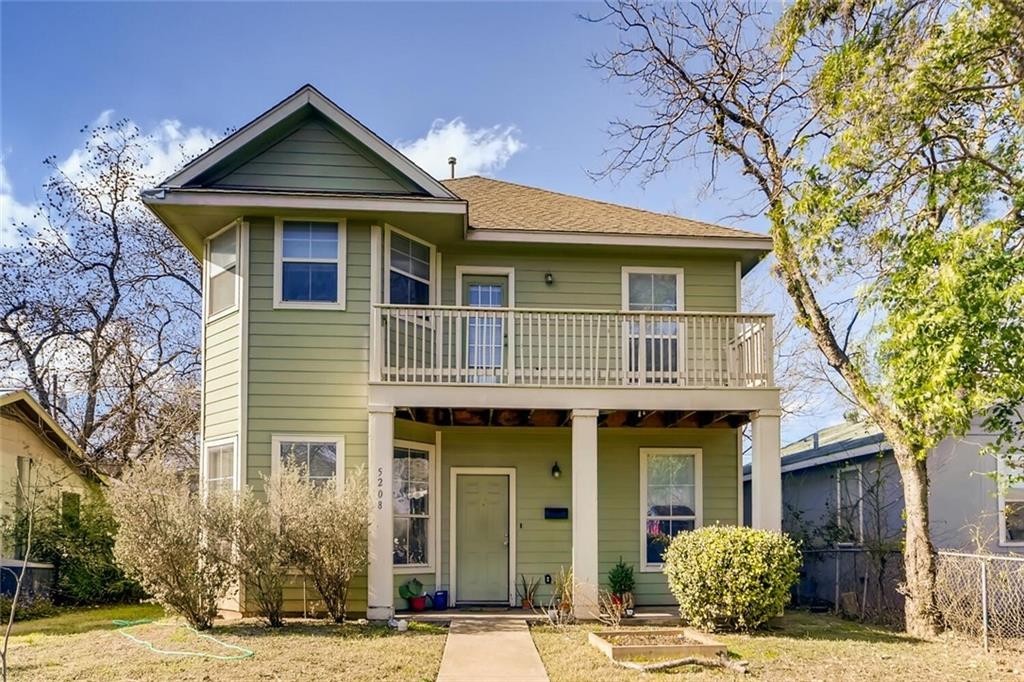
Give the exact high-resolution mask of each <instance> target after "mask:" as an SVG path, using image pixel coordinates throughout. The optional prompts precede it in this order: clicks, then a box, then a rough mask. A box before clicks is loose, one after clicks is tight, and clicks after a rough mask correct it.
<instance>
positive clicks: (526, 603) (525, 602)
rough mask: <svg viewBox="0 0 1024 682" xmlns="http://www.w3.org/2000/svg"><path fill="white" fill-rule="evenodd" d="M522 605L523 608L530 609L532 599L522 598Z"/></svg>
mask: <svg viewBox="0 0 1024 682" xmlns="http://www.w3.org/2000/svg"><path fill="white" fill-rule="evenodd" d="M522 607H523V608H524V609H532V608H533V600H532V599H524V600H523V601H522Z"/></svg>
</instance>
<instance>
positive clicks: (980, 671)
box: [532, 612, 1024, 682]
mask: <svg viewBox="0 0 1024 682" xmlns="http://www.w3.org/2000/svg"><path fill="white" fill-rule="evenodd" d="M599 629H600V627H599V626H590V625H581V626H573V627H570V628H566V629H555V628H551V627H547V626H537V627H534V628H533V629H532V633H533V639H534V642H535V643H536V645H537V650H538V651H539V652H540V655H541V659H542V660H543V661H544V666H545V667H546V668H547V670H548V675H550V677H551V682H570V681H573V682H575V681H576V680H584V679H590V680H600V681H601V682H633V681H639V680H648V679H654V678H656V679H658V680H687V682H690V681H697V680H712V679H713V680H723V679H733V678H736V679H744V678H742V677H741V676H739V675H737V674H736V673H733V672H731V671H727V670H722V669H718V668H702V667H697V666H690V667H687V668H685V669H683V668H680V669H677V670H674V671H668V672H660V673H646V674H641V673H639V672H634V671H631V670H627V669H625V668H621V667H619V666H617V665H615V664H614V663H612V662H611V661H610V660H609V659H608V658H607V657H605V656H604V654H602V653H601V652H599V651H598V650H597V649H595V648H594V647H592V646H590V645H589V644H588V643H587V633H588V632H590V631H591V630H599ZM718 639H720V640H721V641H722V642H723V643H725V645H726V646H727V647H728V649H729V655H730V656H731V657H732V658H733V659H742V660H745V661H747V662H748V663H749V664H750V668H749V671H750V673H752V674H751V675H748V676H747V677H746V678H745V679H757V680H787V681H788V680H807V681H810V680H879V681H885V682H895V681H896V680H899V681H900V682H924V681H926V680H927V681H931V680H982V679H984V680H1018V681H1019V680H1021V679H1024V661H1022V660H1020V658H1019V657H1018V655H1017V654H1013V653H1005V654H1000V653H998V652H997V653H993V654H986V653H985V652H984V651H982V649H981V647H980V646H978V645H977V643H975V642H969V641H964V640H957V639H953V638H947V637H943V638H941V639H938V640H935V641H922V640H916V639H913V638H911V637H908V636H906V635H903V634H901V633H896V632H892V631H891V630H887V629H885V628H881V627H874V626H869V625H863V624H860V623H855V622H851V621H846V620H842V619H840V618H836V617H833V616H829V615H819V614H809V613H804V612H790V613H787V614H786V616H784V617H783V618H780V619H778V621H777V622H775V623H773V624H772V627H771V628H769V629H767V630H765V631H763V632H759V633H753V634H723V635H719V636H718Z"/></svg>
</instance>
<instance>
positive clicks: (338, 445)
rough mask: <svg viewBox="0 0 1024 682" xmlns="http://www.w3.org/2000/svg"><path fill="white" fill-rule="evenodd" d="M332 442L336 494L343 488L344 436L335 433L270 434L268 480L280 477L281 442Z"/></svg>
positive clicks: (276, 479)
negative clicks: (334, 455) (334, 460)
mask: <svg viewBox="0 0 1024 682" xmlns="http://www.w3.org/2000/svg"><path fill="white" fill-rule="evenodd" d="M291 441H295V442H298V443H334V447H335V451H336V452H337V461H336V462H335V463H334V477H335V482H336V489H337V491H338V496H339V497H340V496H341V492H342V491H343V490H344V489H345V436H342V435H341V434H337V433H274V434H271V436H270V480H271V481H274V482H275V484H276V482H277V481H278V480H279V479H280V477H281V443H283V442H291Z"/></svg>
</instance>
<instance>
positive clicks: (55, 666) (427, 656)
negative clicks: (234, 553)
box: [9, 605, 447, 682]
mask: <svg viewBox="0 0 1024 682" xmlns="http://www.w3.org/2000/svg"><path fill="white" fill-rule="evenodd" d="M114 619H121V620H139V619H156V620H155V622H153V623H149V624H144V625H138V626H135V627H132V628H131V634H132V635H134V636H135V637H137V638H139V639H141V640H145V641H147V642H150V643H152V645H153V646H154V647H156V648H158V649H163V650H168V651H192V652H204V653H209V654H220V655H224V654H229V655H230V654H234V653H236V652H235V651H233V650H226V649H224V648H223V647H221V646H218V645H217V644H216V643H215V642H211V641H209V640H208V639H205V638H203V637H199V636H197V635H196V634H195V633H193V632H191V631H190V630H189V629H188V628H187V627H185V624H184V622H183V621H181V620H179V619H176V618H166V617H163V612H162V610H161V609H160V608H159V607H155V606H148V605H142V606H117V607H105V608H89V609H75V610H73V611H68V612H66V613H62V614H61V615H59V616H54V617H52V618H40V619H38V620H33V621H26V622H24V623H19V624H18V625H17V626H16V629H15V634H14V635H13V636H12V637H11V643H10V649H9V656H10V664H11V679H14V680H30V681H31V680H53V681H56V682H59V681H62V680H109V681H111V682H114V681H116V680H156V681H160V680H166V681H168V682H169V681H171V680H218V681H220V680H257V679H279V680H292V679H344V680H345V682H398V681H401V682H407V681H409V682H417V681H425V680H433V679H434V678H435V677H436V676H437V671H438V668H439V667H440V664H441V653H442V651H443V649H444V642H445V637H446V635H447V630H446V629H444V628H440V627H436V626H431V625H422V624H420V625H415V626H414V627H412V628H410V630H409V632H407V633H397V632H394V631H392V630H389V629H388V628H385V627H381V626H377V625H368V624H358V623H346V624H345V625H335V624H331V623H326V622H322V621H290V622H289V623H288V624H287V625H286V626H285V627H283V628H270V627H267V626H264V625H262V624H260V623H257V622H255V621H252V620H244V621H232V622H221V623H218V624H217V625H216V626H215V627H214V628H213V630H212V631H211V632H210V633H209V634H212V635H213V636H214V637H216V638H217V639H218V640H221V641H223V642H227V643H230V644H233V645H237V646H241V647H244V648H246V649H251V650H252V651H253V652H254V655H253V657H251V658H247V659H244V660H237V661H218V660H213V659H209V658H198V657H181V656H169V655H161V654H157V653H155V652H153V651H150V650H149V649H147V648H146V647H144V646H141V645H139V644H137V643H135V642H132V641H130V640H128V639H127V638H125V637H124V636H122V635H121V633H119V632H117V631H115V630H114V628H113V625H112V623H111V621H112V620H114Z"/></svg>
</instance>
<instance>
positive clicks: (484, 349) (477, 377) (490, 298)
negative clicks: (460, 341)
mask: <svg viewBox="0 0 1024 682" xmlns="http://www.w3.org/2000/svg"><path fill="white" fill-rule="evenodd" d="M462 289H463V291H462V300H464V301H465V302H466V305H468V306H469V307H471V308H505V307H507V306H508V277H506V276H504V275H466V276H465V277H464V278H463V280H462ZM506 331H507V330H506V329H505V318H504V316H503V315H502V314H501V313H499V312H490V313H481V314H473V315H471V316H470V317H469V319H468V320H466V347H465V358H466V369H467V370H468V373H469V381H471V382H474V383H482V384H493V383H499V382H500V381H501V376H502V369H503V367H504V366H505V334H506Z"/></svg>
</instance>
